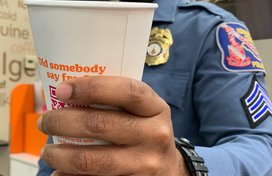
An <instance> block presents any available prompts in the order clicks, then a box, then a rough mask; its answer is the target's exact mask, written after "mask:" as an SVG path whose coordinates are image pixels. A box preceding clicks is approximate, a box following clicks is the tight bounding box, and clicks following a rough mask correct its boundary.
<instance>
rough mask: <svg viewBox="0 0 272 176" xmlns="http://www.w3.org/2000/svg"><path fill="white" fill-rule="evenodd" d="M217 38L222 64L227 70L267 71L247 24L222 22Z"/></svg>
mask: <svg viewBox="0 0 272 176" xmlns="http://www.w3.org/2000/svg"><path fill="white" fill-rule="evenodd" d="M216 39H217V44H218V47H219V49H220V50H221V52H222V60H221V64H222V66H223V67H224V69H225V70H227V71H232V72H247V71H254V72H256V71H260V72H264V73H265V69H264V66H263V63H262V60H261V58H260V56H259V54H258V52H257V50H256V48H255V47H254V45H253V40H252V38H251V35H250V33H249V31H248V29H247V28H246V27H245V26H243V25H242V24H239V23H234V22H228V23H222V24H221V25H219V26H218V28H217V32H216Z"/></svg>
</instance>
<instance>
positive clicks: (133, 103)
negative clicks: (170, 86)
mask: <svg viewBox="0 0 272 176" xmlns="http://www.w3.org/2000/svg"><path fill="white" fill-rule="evenodd" d="M56 95H57V97H58V98H59V99H60V100H61V101H63V102H66V103H69V104H75V105H91V104H102V105H113V106H119V107H122V108H124V109H125V110H126V111H128V112H130V113H132V114H135V115H138V116H154V115H157V114H160V113H162V112H163V111H164V110H166V109H167V107H168V106H167V104H166V103H165V102H164V101H163V100H162V99H161V98H160V97H159V96H158V95H157V94H156V93H155V92H154V91H153V89H152V88H151V87H149V86H148V85H147V84H145V83H143V82H141V81H138V80H135V79H130V78H125V77H114V76H108V77H106V76H100V77H97V76H91V77H82V78H75V79H69V80H67V81H65V82H63V83H61V84H60V85H59V86H58V87H57V90H56Z"/></svg>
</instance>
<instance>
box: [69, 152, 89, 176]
mask: <svg viewBox="0 0 272 176" xmlns="http://www.w3.org/2000/svg"><path fill="white" fill-rule="evenodd" d="M72 158H73V159H72V160H71V165H72V166H73V167H74V170H75V173H82V174H88V173H89V172H90V171H91V170H92V165H93V163H94V162H93V161H92V158H91V157H89V154H88V153H87V152H74V155H73V157H72Z"/></svg>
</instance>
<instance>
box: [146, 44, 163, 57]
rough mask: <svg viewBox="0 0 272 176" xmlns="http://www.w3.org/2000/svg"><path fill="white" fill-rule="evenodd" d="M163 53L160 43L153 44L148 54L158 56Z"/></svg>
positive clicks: (148, 49)
mask: <svg viewBox="0 0 272 176" xmlns="http://www.w3.org/2000/svg"><path fill="white" fill-rule="evenodd" d="M161 51H162V48H161V46H160V45H159V44H158V43H151V44H150V45H149V46H148V48H147V53H148V55H150V56H158V55H159V54H160V53H161Z"/></svg>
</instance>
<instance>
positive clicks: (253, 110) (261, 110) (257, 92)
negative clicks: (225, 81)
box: [241, 75, 272, 128]
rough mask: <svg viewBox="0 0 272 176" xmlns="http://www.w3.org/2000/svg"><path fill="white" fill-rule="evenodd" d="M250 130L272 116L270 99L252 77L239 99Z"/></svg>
mask: <svg viewBox="0 0 272 176" xmlns="http://www.w3.org/2000/svg"><path fill="white" fill-rule="evenodd" d="M241 103H242V105H243V107H244V109H245V111H246V114H247V117H248V120H249V123H250V126H251V128H255V127H256V126H258V125H259V124H260V123H261V122H263V121H264V120H265V119H266V118H267V117H268V116H269V115H272V104H271V101H270V98H269V96H268V94H267V92H266V91H265V89H264V88H263V87H262V86H261V84H260V83H259V82H258V81H257V79H256V76H255V75H254V77H253V79H252V83H251V85H250V88H249V90H248V91H247V93H246V94H245V95H244V96H243V97H242V98H241Z"/></svg>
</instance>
